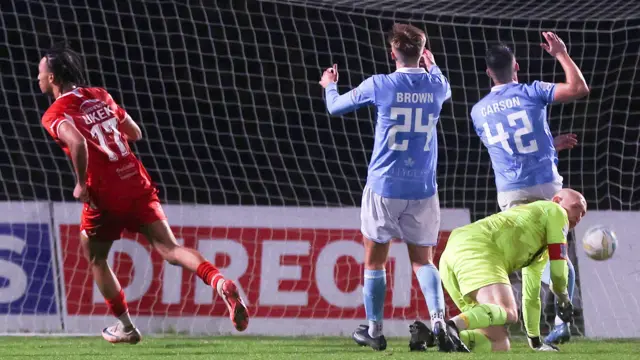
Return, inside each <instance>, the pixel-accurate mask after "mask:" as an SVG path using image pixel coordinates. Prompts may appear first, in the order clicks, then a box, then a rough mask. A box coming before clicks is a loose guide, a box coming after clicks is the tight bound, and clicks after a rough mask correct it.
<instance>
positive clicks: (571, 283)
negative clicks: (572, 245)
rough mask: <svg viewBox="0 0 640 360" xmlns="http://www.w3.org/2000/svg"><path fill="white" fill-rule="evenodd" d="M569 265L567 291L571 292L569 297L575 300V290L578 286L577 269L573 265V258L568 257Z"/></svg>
mask: <svg viewBox="0 0 640 360" xmlns="http://www.w3.org/2000/svg"><path fill="white" fill-rule="evenodd" d="M567 266H568V267H569V277H568V279H567V280H568V281H567V292H568V293H569V299H570V300H571V301H573V290H574V289H575V286H576V269H575V268H574V267H573V263H572V262H571V260H568V259H567Z"/></svg>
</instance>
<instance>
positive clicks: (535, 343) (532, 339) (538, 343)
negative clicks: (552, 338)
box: [527, 336, 560, 351]
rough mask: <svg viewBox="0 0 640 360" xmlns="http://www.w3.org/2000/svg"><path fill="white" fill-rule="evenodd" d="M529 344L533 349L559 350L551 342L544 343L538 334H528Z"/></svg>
mask: <svg viewBox="0 0 640 360" xmlns="http://www.w3.org/2000/svg"><path fill="white" fill-rule="evenodd" d="M527 339H528V340H529V346H530V347H531V348H532V349H533V350H535V351H560V349H559V348H558V347H557V346H555V345H553V344H545V343H543V342H542V340H541V339H540V336H529V337H528V338H527Z"/></svg>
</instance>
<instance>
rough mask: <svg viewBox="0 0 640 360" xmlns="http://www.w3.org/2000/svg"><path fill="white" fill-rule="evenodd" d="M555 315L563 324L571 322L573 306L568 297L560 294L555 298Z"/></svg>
mask: <svg viewBox="0 0 640 360" xmlns="http://www.w3.org/2000/svg"><path fill="white" fill-rule="evenodd" d="M557 299H558V300H557V301H558V303H557V305H558V306H557V308H558V311H557V315H558V317H559V318H560V319H561V320H562V321H563V322H566V323H567V322H573V304H571V300H569V296H568V295H566V294H561V295H559V296H558V297H557Z"/></svg>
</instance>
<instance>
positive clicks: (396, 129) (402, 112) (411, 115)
mask: <svg viewBox="0 0 640 360" xmlns="http://www.w3.org/2000/svg"><path fill="white" fill-rule="evenodd" d="M414 110H415V112H414ZM390 115H391V116H390V118H391V120H398V117H399V116H402V118H403V119H402V120H403V121H402V124H397V125H393V126H392V127H391V129H389V143H388V144H389V149H391V150H397V151H407V149H409V139H405V140H402V141H401V142H399V143H397V142H396V135H397V134H398V133H409V132H411V128H413V130H414V131H415V132H417V133H426V134H427V141H426V142H425V144H424V151H429V143H430V142H431V137H432V136H433V128H434V127H435V126H436V121H437V120H438V117H437V116H435V115H433V114H429V119H428V122H427V124H426V125H424V124H423V123H422V109H421V108H415V109H412V108H400V107H392V108H391V114H390ZM414 125H415V126H414Z"/></svg>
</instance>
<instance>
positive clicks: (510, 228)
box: [440, 189, 586, 351]
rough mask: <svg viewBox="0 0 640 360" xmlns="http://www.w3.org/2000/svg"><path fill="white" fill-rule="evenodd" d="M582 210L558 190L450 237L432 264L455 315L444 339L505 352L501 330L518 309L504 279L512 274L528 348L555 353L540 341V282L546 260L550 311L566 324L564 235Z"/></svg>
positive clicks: (576, 198)
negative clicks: (518, 274)
mask: <svg viewBox="0 0 640 360" xmlns="http://www.w3.org/2000/svg"><path fill="white" fill-rule="evenodd" d="M585 212H586V201H585V199H584V197H583V196H582V194H580V193H579V192H577V191H575V190H571V189H563V190H560V191H559V192H557V193H556V194H555V195H554V196H553V198H552V200H551V201H546V200H542V201H536V202H533V203H530V204H527V205H522V206H518V207H514V208H511V209H509V210H506V211H504V212H501V213H498V214H495V215H492V216H489V217H486V218H484V219H482V220H479V221H476V222H475V223H473V224H470V225H467V226H464V227H461V228H458V229H456V230H454V231H453V232H452V233H451V236H450V238H449V241H448V243H447V246H446V249H445V251H444V252H443V253H442V257H441V259H440V275H441V277H442V283H443V284H444V287H445V289H446V290H447V291H448V292H449V295H450V296H451V298H452V300H453V301H454V302H455V303H456V305H457V306H458V308H459V309H460V311H461V314H460V315H458V316H455V317H453V318H452V319H450V320H449V321H448V322H447V335H448V337H450V340H451V341H452V342H453V343H454V344H455V346H456V349H457V350H458V351H468V349H471V350H473V351H491V350H493V351H507V350H509V349H510V343H509V338H508V333H507V329H506V327H505V326H504V325H505V324H512V323H515V322H517V321H518V307H517V305H516V301H515V298H514V296H513V291H512V289H511V284H510V282H509V274H510V273H511V272H514V271H517V270H520V269H522V308H523V310H522V312H523V317H524V323H525V328H526V330H527V336H528V338H529V345H530V346H531V347H532V348H533V349H534V350H539V351H557V350H558V348H557V347H555V346H554V345H551V344H549V345H547V344H543V343H542V340H541V339H540V313H541V301H540V286H541V285H540V280H541V277H542V272H543V270H544V267H545V264H546V263H547V261H548V260H549V261H550V262H551V280H552V286H551V289H552V291H553V292H554V294H555V295H556V297H557V301H558V309H559V310H558V314H559V316H560V317H561V318H562V319H563V320H564V321H570V320H571V317H572V312H573V307H572V305H571V301H570V299H569V295H568V293H567V277H568V268H567V261H566V257H567V243H566V235H567V232H568V230H569V229H571V228H573V227H574V226H576V224H577V223H578V222H580V219H581V218H582V217H583V216H584V214H585Z"/></svg>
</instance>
